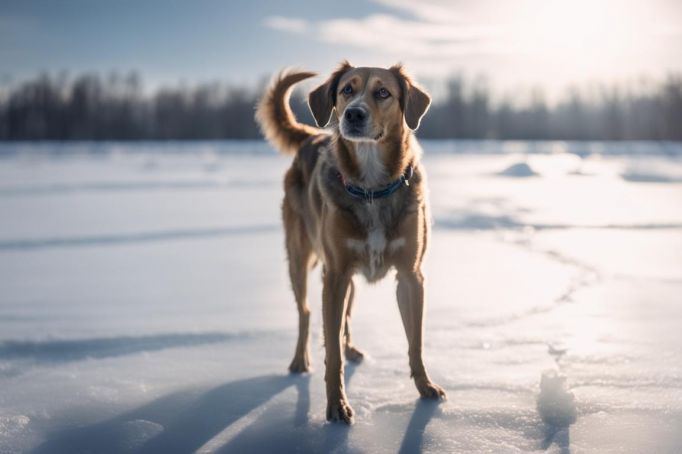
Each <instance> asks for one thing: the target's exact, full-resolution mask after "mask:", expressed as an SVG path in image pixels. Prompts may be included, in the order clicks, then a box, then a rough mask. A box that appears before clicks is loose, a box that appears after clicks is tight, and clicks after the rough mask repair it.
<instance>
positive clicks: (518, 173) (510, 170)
mask: <svg viewBox="0 0 682 454" xmlns="http://www.w3.org/2000/svg"><path fill="white" fill-rule="evenodd" d="M497 174H498V175H500V176H503V177H516V178H527V177H534V176H537V175H538V174H537V173H536V172H535V171H534V170H533V169H532V168H531V167H530V165H528V163H527V162H517V163H516V164H512V165H510V166H509V167H507V168H506V169H504V170H501V171H500V172H498V173H497Z"/></svg>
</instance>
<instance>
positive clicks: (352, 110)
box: [343, 107, 367, 124]
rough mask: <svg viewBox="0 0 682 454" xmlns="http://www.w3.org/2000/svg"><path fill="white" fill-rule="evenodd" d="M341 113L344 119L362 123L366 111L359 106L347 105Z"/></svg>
mask: <svg viewBox="0 0 682 454" xmlns="http://www.w3.org/2000/svg"><path fill="white" fill-rule="evenodd" d="M343 115H344V117H346V121H347V122H349V123H351V124H359V123H362V122H364V121H365V119H366V118H367V113H366V112H365V110H364V109H363V108H361V107H349V108H348V109H346V112H345V113H344V114H343Z"/></svg>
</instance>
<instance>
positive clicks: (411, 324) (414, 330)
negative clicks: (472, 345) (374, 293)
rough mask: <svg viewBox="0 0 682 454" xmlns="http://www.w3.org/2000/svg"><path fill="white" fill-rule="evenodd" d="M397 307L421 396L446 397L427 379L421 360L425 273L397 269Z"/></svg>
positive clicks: (412, 369) (412, 373) (413, 373)
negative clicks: (398, 270)
mask: <svg viewBox="0 0 682 454" xmlns="http://www.w3.org/2000/svg"><path fill="white" fill-rule="evenodd" d="M397 296H398V307H399V308H400V316H401V317H402V319H403V326H404V327H405V334H406V335H407V343H408V355H409V357H410V373H411V375H412V378H413V379H414V384H415V385H416V386H417V390H418V391H419V394H420V395H421V396H422V397H426V398H431V399H438V398H443V399H445V398H446V395H445V391H444V390H443V388H441V387H440V386H438V385H436V384H435V383H433V382H432V381H431V379H430V378H429V375H428V373H427V372H426V367H425V366H424V360H423V359H422V331H423V319H424V276H423V274H422V273H421V271H419V270H417V271H413V270H410V271H402V272H398V290H397Z"/></svg>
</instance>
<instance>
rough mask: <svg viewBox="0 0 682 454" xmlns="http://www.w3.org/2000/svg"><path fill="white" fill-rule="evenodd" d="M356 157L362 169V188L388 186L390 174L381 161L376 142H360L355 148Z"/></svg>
mask: <svg viewBox="0 0 682 454" xmlns="http://www.w3.org/2000/svg"><path fill="white" fill-rule="evenodd" d="M355 157H356V159H357V163H358V168H359V169H360V181H358V183H360V185H361V186H363V187H365V188H369V189H375V188H376V187H378V186H380V185H383V184H386V178H387V177H388V173H387V172H386V166H385V165H384V161H383V160H382V159H381V152H380V151H379V149H378V148H377V145H376V143H374V142H358V143H357V144H356V147H355Z"/></svg>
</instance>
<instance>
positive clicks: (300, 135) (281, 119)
mask: <svg viewBox="0 0 682 454" xmlns="http://www.w3.org/2000/svg"><path fill="white" fill-rule="evenodd" d="M315 75H316V74H315V73H312V72H306V71H297V70H293V69H285V70H284V71H282V72H280V73H279V74H277V75H275V77H273V79H272V82H270V85H269V86H268V88H267V90H266V91H265V94H264V95H263V97H262V98H261V100H260V102H259V103H258V108H257V109H256V121H257V122H258V124H259V125H260V129H261V131H262V132H263V135H264V136H265V138H266V139H268V141H270V143H271V144H272V145H274V146H275V148H277V149H279V150H280V151H281V152H282V153H285V154H294V153H296V151H297V150H298V149H299V148H300V146H301V144H302V143H303V142H304V141H305V140H306V139H308V138H309V137H311V136H314V135H317V134H319V133H320V130H319V129H317V128H314V127H312V126H308V125H304V124H301V123H299V122H298V121H296V117H294V114H293V112H292V111H291V108H290V107H289V96H290V95H291V89H292V87H293V86H294V85H295V84H297V83H298V82H300V81H302V80H305V79H308V78H310V77H313V76H315Z"/></svg>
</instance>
